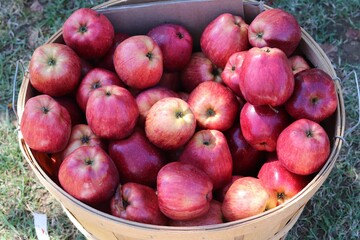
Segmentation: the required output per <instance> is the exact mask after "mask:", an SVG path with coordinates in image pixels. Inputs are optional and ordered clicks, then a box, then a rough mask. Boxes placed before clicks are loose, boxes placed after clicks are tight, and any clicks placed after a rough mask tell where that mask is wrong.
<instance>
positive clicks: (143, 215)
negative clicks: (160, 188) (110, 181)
mask: <svg viewBox="0 0 360 240" xmlns="http://www.w3.org/2000/svg"><path fill="white" fill-rule="evenodd" d="M110 210H111V214H112V215H114V216H116V217H119V218H123V219H127V220H130V221H135V222H140V223H147V224H154V225H163V226H164V225H167V218H166V217H165V216H164V214H162V212H161V211H160V209H159V204H158V198H157V195H156V192H155V190H154V189H152V188H150V187H148V186H144V185H141V184H138V183H132V182H129V183H125V184H124V185H119V186H118V187H117V188H116V192H115V194H114V196H113V197H112V199H111V202H110Z"/></svg>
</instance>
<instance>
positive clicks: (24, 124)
mask: <svg viewBox="0 0 360 240" xmlns="http://www.w3.org/2000/svg"><path fill="white" fill-rule="evenodd" d="M20 131H21V134H22V136H23V138H24V141H25V143H26V144H27V145H28V146H29V147H30V148H31V149H34V150H37V151H39V152H46V153H55V152H60V151H62V150H63V149H64V148H65V147H66V144H67V143H68V141H69V138H70V134H71V118H70V114H69V113H68V111H67V110H66V109H65V108H64V107H63V106H61V105H60V104H59V103H57V102H56V101H55V100H54V99H53V98H52V97H50V96H49V95H46V94H41V95H37V96H34V97H31V98H29V100H28V101H27V102H26V103H25V107H24V111H23V114H22V117H21V120H20Z"/></svg>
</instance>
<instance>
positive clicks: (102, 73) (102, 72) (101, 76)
mask: <svg viewBox="0 0 360 240" xmlns="http://www.w3.org/2000/svg"><path fill="white" fill-rule="evenodd" d="M109 85H117V86H120V87H125V85H124V84H123V83H122V81H121V80H120V79H119V77H118V76H117V75H116V74H115V73H114V72H111V71H109V70H106V69H104V68H93V69H91V70H90V71H89V72H88V73H87V74H86V75H85V76H84V78H83V79H82V80H81V82H80V84H79V87H78V88H77V90H76V101H77V103H78V104H79V106H80V108H81V109H82V110H83V111H84V112H85V110H86V103H87V101H88V100H89V97H90V94H91V93H92V92H93V91H94V90H95V89H97V88H100V87H102V86H109Z"/></svg>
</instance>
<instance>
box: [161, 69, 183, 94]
mask: <svg viewBox="0 0 360 240" xmlns="http://www.w3.org/2000/svg"><path fill="white" fill-rule="evenodd" d="M156 86H157V87H164V88H167V89H170V90H172V91H174V92H177V91H179V90H180V72H163V75H162V76H161V78H160V82H159V83H158V84H157V85H156Z"/></svg>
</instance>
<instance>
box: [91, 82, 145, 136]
mask: <svg viewBox="0 0 360 240" xmlns="http://www.w3.org/2000/svg"><path fill="white" fill-rule="evenodd" d="M138 117H139V109H138V107H137V104H136V101H135V98H134V97H133V96H132V95H131V93H130V92H129V91H128V90H126V89H125V88H122V87H119V86H116V85H110V86H104V87H101V88H98V89H96V90H95V91H93V93H92V94H91V95H90V97H89V100H88V102H87V104H86V119H87V122H88V124H89V126H90V128H91V130H92V131H93V132H94V133H95V134H96V135H97V136H99V137H101V138H107V139H122V138H125V137H128V136H129V135H130V134H131V133H132V132H133V130H134V127H135V125H136V122H137V119H138Z"/></svg>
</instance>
